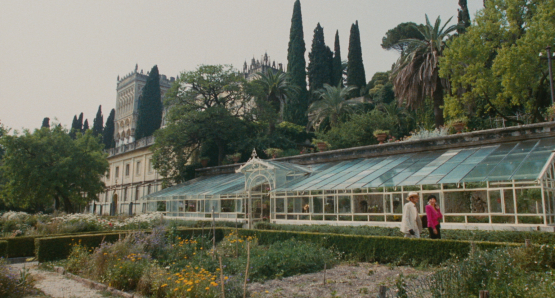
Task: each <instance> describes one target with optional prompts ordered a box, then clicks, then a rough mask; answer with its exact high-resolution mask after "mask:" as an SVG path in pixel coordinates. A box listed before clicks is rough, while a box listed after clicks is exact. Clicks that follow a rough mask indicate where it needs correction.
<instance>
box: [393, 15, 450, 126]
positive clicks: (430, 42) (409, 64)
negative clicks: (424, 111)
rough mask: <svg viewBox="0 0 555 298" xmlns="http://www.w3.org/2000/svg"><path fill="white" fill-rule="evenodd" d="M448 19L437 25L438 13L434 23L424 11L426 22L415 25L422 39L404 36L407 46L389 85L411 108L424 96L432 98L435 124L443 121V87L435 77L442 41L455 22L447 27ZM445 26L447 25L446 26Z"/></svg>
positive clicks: (437, 75)
mask: <svg viewBox="0 0 555 298" xmlns="http://www.w3.org/2000/svg"><path fill="white" fill-rule="evenodd" d="M449 21H451V19H449V20H448V21H447V22H446V23H445V24H444V25H443V26H441V19H440V17H438V18H437V19H436V22H435V24H434V25H432V24H431V23H430V20H429V19H428V16H427V15H426V25H425V26H424V27H423V28H422V29H419V30H420V33H422V35H423V36H424V40H420V39H405V40H402V41H400V42H404V43H406V45H407V49H406V51H405V53H404V55H402V56H401V57H400V58H399V59H398V60H397V62H396V63H395V65H394V66H393V71H392V76H393V86H394V89H395V95H396V96H397V99H398V100H399V103H400V104H405V105H407V106H408V107H409V108H412V109H415V108H417V107H418V106H420V105H422V103H423V102H424V100H425V98H426V96H430V97H431V98H432V99H433V102H434V115H435V126H436V127H440V126H442V125H443V122H444V119H443V109H442V106H443V89H444V85H445V84H446V82H445V80H442V79H441V78H440V77H439V58H440V57H441V56H442V55H443V50H444V49H445V41H446V39H447V38H448V37H449V34H450V33H452V32H453V31H455V30H456V29H457V25H453V26H450V27H447V24H448V23H449ZM446 27H447V28H446Z"/></svg>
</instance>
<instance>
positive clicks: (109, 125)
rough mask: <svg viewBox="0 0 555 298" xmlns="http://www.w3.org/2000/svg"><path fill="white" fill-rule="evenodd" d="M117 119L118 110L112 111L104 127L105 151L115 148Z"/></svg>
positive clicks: (103, 140)
mask: <svg viewBox="0 0 555 298" xmlns="http://www.w3.org/2000/svg"><path fill="white" fill-rule="evenodd" d="M115 119H116V110H115V109H112V110H111V111H110V115H109V116H108V119H106V125H104V131H102V142H103V143H104V148H105V149H110V148H114V145H115V142H114V120H115Z"/></svg>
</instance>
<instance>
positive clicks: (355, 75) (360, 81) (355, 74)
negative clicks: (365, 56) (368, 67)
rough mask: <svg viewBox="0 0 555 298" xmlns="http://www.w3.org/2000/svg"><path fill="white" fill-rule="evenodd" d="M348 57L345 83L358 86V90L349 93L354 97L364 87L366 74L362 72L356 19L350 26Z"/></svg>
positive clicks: (362, 66) (362, 65)
mask: <svg viewBox="0 0 555 298" xmlns="http://www.w3.org/2000/svg"><path fill="white" fill-rule="evenodd" d="M348 59H349V61H348V62H347V85H348V86H355V87H357V88H358V90H354V91H353V93H352V94H351V97H356V96H359V94H360V93H361V92H363V91H364V87H366V75H365V73H364V64H363V63H362V48H361V46H360V32H359V30H358V21H356V23H355V24H353V25H352V26H351V36H350V37H349V55H348Z"/></svg>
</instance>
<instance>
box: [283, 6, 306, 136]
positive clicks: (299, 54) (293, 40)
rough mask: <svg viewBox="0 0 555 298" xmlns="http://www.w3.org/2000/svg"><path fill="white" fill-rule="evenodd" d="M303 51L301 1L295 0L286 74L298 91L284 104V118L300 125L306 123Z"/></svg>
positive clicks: (304, 49)
mask: <svg viewBox="0 0 555 298" xmlns="http://www.w3.org/2000/svg"><path fill="white" fill-rule="evenodd" d="M305 51H306V47H305V43H304V33H303V17H302V14H301V2H300V1H299V0H296V1H295V4H294V6H293V16H292V18H291V31H290V33H289V46H288V49H287V74H288V75H289V78H290V82H291V84H292V85H294V86H296V87H297V88H298V89H299V92H298V94H296V96H295V97H293V98H291V99H290V102H289V104H288V105H287V106H286V110H285V118H286V120H287V121H290V122H293V123H296V124H300V125H304V124H305V123H306V119H307V113H306V111H307V109H308V94H307V91H306V60H305V56H304V53H305Z"/></svg>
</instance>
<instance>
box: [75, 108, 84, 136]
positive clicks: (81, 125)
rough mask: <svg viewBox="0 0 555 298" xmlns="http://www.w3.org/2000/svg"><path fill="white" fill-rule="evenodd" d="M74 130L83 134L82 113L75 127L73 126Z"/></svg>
mask: <svg viewBox="0 0 555 298" xmlns="http://www.w3.org/2000/svg"><path fill="white" fill-rule="evenodd" d="M75 129H76V130H77V131H78V132H83V113H81V114H79V118H77V125H76V126H75Z"/></svg>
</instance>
